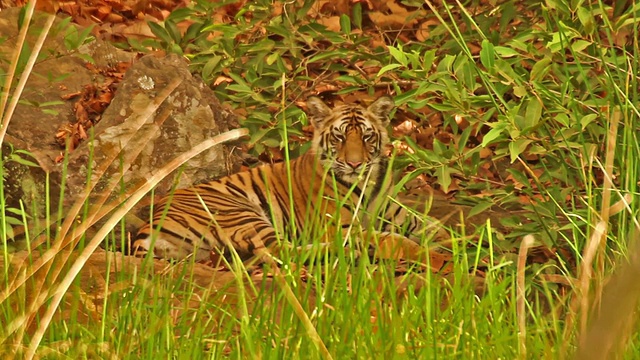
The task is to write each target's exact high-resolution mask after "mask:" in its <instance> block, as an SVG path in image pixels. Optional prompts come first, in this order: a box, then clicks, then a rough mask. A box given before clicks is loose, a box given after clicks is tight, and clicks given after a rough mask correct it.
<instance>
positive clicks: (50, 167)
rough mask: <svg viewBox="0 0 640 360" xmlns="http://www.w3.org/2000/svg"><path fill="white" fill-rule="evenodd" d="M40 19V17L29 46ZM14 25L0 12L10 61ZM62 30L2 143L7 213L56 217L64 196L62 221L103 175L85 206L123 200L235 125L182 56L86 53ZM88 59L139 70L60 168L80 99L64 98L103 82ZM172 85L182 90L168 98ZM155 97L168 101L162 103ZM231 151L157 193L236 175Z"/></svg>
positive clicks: (186, 170) (190, 168) (214, 152)
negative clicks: (68, 42)
mask: <svg viewBox="0 0 640 360" xmlns="http://www.w3.org/2000/svg"><path fill="white" fill-rule="evenodd" d="M44 18H45V15H44V14H39V13H36V15H35V17H34V22H33V24H34V25H33V29H32V30H33V34H31V35H30V36H29V37H28V42H30V44H33V42H34V41H35V40H34V39H35V37H36V36H37V31H38V30H39V29H40V28H41V25H42V24H43V23H44ZM17 24H18V9H7V10H3V11H1V12H0V34H3V36H6V41H5V42H0V52H1V53H2V54H3V55H2V56H4V57H5V58H7V59H9V58H10V54H11V52H12V50H13V48H15V47H16V44H15V39H16V38H17V33H18V28H17ZM59 24H60V21H59V20H56V23H54V30H55V31H52V32H51V33H50V34H49V36H48V38H47V41H46V43H45V45H44V47H43V51H42V54H48V55H47V56H46V58H45V59H43V60H41V61H39V62H38V64H37V65H36V66H35V67H34V70H33V72H32V73H31V76H30V77H29V81H28V82H27V85H26V88H25V91H24V93H23V95H22V96H21V103H20V104H19V105H18V107H17V108H16V111H15V113H14V115H13V116H12V118H11V119H10V124H9V128H8V132H7V136H6V137H5V140H4V143H3V144H2V152H3V159H4V161H3V165H4V166H3V177H4V190H5V193H4V195H5V199H6V206H7V207H10V208H18V209H19V208H21V207H23V208H25V209H26V210H27V213H28V214H30V215H32V216H33V217H34V218H38V219H44V218H45V217H46V215H47V214H46V213H47V212H49V213H50V214H51V216H52V218H53V219H55V217H56V216H57V214H56V213H54V211H57V209H58V205H59V201H58V199H60V198H62V203H61V205H62V209H63V212H62V214H63V215H62V216H64V214H66V211H67V210H68V209H69V207H70V206H71V204H73V203H74V202H76V201H77V199H78V198H79V196H80V195H81V194H82V193H83V192H84V191H85V189H86V186H87V179H90V181H91V182H98V176H97V175H102V177H101V180H100V181H99V182H98V184H97V186H96V187H95V188H93V190H92V195H91V196H90V197H89V200H88V201H89V203H90V204H91V205H94V204H96V203H102V202H104V201H105V200H106V201H110V200H116V201H117V199H118V197H119V196H120V197H122V195H124V194H126V193H127V191H129V190H130V189H131V188H135V187H136V186H138V185H140V184H141V183H142V182H144V181H146V180H147V179H148V178H149V177H150V176H151V174H153V173H155V171H156V170H157V169H159V168H161V167H162V166H164V165H165V164H166V163H167V162H168V161H169V160H171V159H173V158H174V157H176V156H177V155H179V154H181V153H183V152H185V151H187V150H189V149H191V148H192V147H193V146H194V145H196V144H198V143H200V142H201V141H203V140H205V139H208V138H211V137H212V136H214V135H216V134H218V133H220V132H224V131H226V130H229V129H231V128H235V127H237V126H238V125H237V123H236V120H235V117H234V116H233V115H232V113H231V112H229V111H226V110H225V109H223V107H222V106H221V105H220V103H219V101H218V100H217V99H216V97H215V96H214V93H213V91H212V90H211V89H209V88H208V87H207V86H206V85H204V84H203V83H202V81H201V80H199V79H198V78H195V77H193V76H192V75H191V73H190V72H189V70H188V67H187V63H186V62H185V61H184V60H183V59H181V58H179V57H178V56H175V55H173V56H167V57H161V58H159V57H155V56H153V55H149V56H144V57H142V58H140V59H139V60H135V59H136V54H129V53H126V52H122V51H120V50H117V49H115V48H113V47H111V46H110V45H109V44H106V43H103V42H99V41H94V42H92V43H90V44H88V45H86V46H83V48H81V51H82V54H81V53H80V52H78V51H68V50H66V48H65V46H64V42H63V39H62V38H63V36H64V34H65V33H66V31H65V30H64V29H63V28H60V25H59ZM56 27H58V28H57V29H56ZM32 30H30V31H32ZM86 56H89V57H91V58H93V60H94V64H95V65H93V67H94V68H95V67H96V66H98V67H99V66H108V64H114V63H121V62H133V65H132V66H131V67H130V68H129V69H128V70H127V72H126V73H125V75H124V78H123V79H122V81H121V82H120V83H119V84H118V85H117V91H116V92H115V97H114V98H113V100H112V101H111V103H110V105H108V107H107V109H106V110H105V111H104V113H102V115H101V116H100V117H99V119H100V120H99V122H97V123H96V124H95V126H94V127H93V128H92V129H90V130H89V129H88V130H87V133H88V136H89V139H87V140H84V141H83V142H81V143H79V144H76V146H74V149H73V151H71V152H70V153H69V154H68V155H67V157H66V159H65V161H61V159H62V156H61V155H63V154H65V149H64V148H63V147H61V146H60V144H59V141H56V135H57V134H59V131H60V129H61V128H62V127H63V126H64V125H68V124H74V123H75V122H76V121H77V119H76V113H77V108H75V107H74V100H73V99H70V98H69V97H68V96H66V95H68V94H71V93H78V92H82V91H83V89H85V88H86V87H87V86H91V85H94V84H96V83H100V82H101V81H103V80H104V79H100V75H99V74H98V75H97V74H96V72H95V71H90V69H89V68H88V67H87V66H86V65H87V63H86V62H85V60H84V59H86ZM170 84H173V85H175V84H177V87H175V89H173V91H171V92H170V93H169V92H167V86H169V85H170ZM62 99H67V100H62ZM159 99H160V100H164V101H162V103H157V101H158V100H159ZM145 111H146V112H145ZM149 111H150V112H149ZM58 140H59V139H58ZM230 149H231V148H230V147H227V146H224V145H223V146H217V147H214V148H211V149H209V150H208V151H205V152H204V153H202V154H201V155H199V156H197V157H196V158H194V159H192V160H191V161H190V162H188V163H187V164H185V165H184V166H182V167H181V168H180V172H179V176H177V177H176V176H169V177H167V178H166V179H165V180H163V181H162V182H160V183H159V184H158V186H157V188H156V193H157V194H164V193H166V192H167V191H169V189H170V188H171V187H172V186H173V185H174V184H176V183H177V186H178V187H185V186H189V185H191V184H193V183H197V182H201V181H203V180H208V179H211V178H215V177H220V176H223V175H227V174H228V173H230V172H234V171H237V168H238V164H239V159H238V158H237V157H231V156H230ZM113 184H116V185H118V187H115V188H114V186H113ZM61 187H63V188H64V194H63V196H62V197H61V196H60V193H61V192H62V190H61ZM47 193H48V194H49V195H48V198H49V201H48V202H47V201H46V194H47ZM108 193H111V194H110V195H108ZM62 216H61V217H62ZM34 222H35V221H32V223H34Z"/></svg>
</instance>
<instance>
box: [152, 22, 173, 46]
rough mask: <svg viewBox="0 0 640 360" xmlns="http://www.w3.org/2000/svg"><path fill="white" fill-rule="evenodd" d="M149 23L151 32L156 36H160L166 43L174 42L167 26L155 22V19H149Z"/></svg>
mask: <svg viewBox="0 0 640 360" xmlns="http://www.w3.org/2000/svg"><path fill="white" fill-rule="evenodd" d="M147 24H148V25H149V29H151V32H152V33H153V34H154V35H155V36H157V37H158V38H160V40H162V41H164V42H165V43H166V44H171V42H172V40H171V36H170V35H169V33H168V32H167V30H166V29H165V28H163V27H162V26H160V25H158V23H155V22H153V21H147Z"/></svg>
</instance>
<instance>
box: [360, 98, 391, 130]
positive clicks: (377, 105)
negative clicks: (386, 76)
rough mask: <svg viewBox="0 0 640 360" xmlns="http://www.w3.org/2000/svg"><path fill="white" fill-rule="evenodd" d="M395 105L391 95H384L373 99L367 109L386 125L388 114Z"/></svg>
mask: <svg viewBox="0 0 640 360" xmlns="http://www.w3.org/2000/svg"><path fill="white" fill-rule="evenodd" d="M395 106H396V104H395V102H394V101H393V98H392V97H391V96H388V95H385V96H382V97H380V98H379V99H378V100H376V101H374V102H373V104H371V105H369V107H368V108H367V110H368V111H369V112H371V113H372V114H373V115H375V116H377V117H378V119H379V120H380V122H382V125H384V126H387V125H388V124H389V120H390V119H389V114H391V110H393V108H394V107H395Z"/></svg>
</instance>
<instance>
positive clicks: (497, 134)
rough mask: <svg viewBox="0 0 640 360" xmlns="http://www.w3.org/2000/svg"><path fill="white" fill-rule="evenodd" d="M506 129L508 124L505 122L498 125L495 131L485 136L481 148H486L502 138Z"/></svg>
mask: <svg viewBox="0 0 640 360" xmlns="http://www.w3.org/2000/svg"><path fill="white" fill-rule="evenodd" d="M506 127H507V124H506V123H504V122H499V123H496V124H495V125H494V127H493V129H491V130H489V132H488V133H486V134H485V136H484V137H483V138H482V144H480V146H482V147H486V146H487V145H489V144H491V143H492V142H493V141H494V140H496V139H498V138H500V136H501V135H502V132H503V131H504V130H505V128H506Z"/></svg>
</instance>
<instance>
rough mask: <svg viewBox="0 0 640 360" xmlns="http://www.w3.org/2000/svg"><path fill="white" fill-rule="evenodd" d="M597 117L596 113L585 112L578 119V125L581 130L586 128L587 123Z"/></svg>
mask: <svg viewBox="0 0 640 360" xmlns="http://www.w3.org/2000/svg"><path fill="white" fill-rule="evenodd" d="M597 118H598V114H587V115H585V116H583V117H582V119H580V127H581V128H582V130H584V129H586V128H587V126H589V124H591V123H592V122H594V121H595V120H596V119H597Z"/></svg>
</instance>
